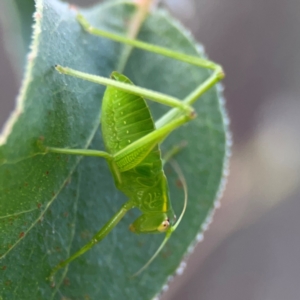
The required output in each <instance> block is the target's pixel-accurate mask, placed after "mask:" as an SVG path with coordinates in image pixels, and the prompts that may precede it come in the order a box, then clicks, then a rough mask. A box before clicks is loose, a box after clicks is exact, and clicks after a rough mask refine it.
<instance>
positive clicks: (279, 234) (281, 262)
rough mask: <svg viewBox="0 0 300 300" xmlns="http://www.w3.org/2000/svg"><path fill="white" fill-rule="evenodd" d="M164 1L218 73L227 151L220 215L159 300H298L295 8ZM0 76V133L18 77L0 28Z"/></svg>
mask: <svg viewBox="0 0 300 300" xmlns="http://www.w3.org/2000/svg"><path fill="white" fill-rule="evenodd" d="M1 1H2V0H1ZM72 2H73V3H74V4H80V5H83V4H84V5H89V4H92V3H95V2H98V1H96V0H94V1H87V0H84V1H83V0H77V1H75V0H73V1H72ZM164 2H165V4H166V5H167V6H168V8H169V10H170V11H171V12H172V14H173V15H175V16H176V17H178V18H179V19H180V20H181V21H182V23H183V24H185V25H186V27H188V28H190V30H191V31H192V32H193V34H194V36H195V37H196V39H197V40H198V41H200V42H201V43H202V44H203V45H204V46H205V49H206V51H207V53H208V54H209V57H210V58H211V59H212V60H214V61H216V62H218V63H220V64H221V65H223V67H224V69H225V72H226V75H227V77H226V79H225V80H224V86H225V98H226V101H227V109H228V112H229V116H230V119H231V130H232V133H233V138H234V146H233V151H232V152H233V155H232V158H231V164H230V169H231V173H230V176H229V182H228V186H227V189H226V192H225V195H224V197H223V199H222V201H221V204H222V205H221V208H220V209H218V210H217V211H216V213H215V216H214V222H213V223H212V224H211V225H210V228H209V230H208V231H207V232H206V233H205V237H204V242H202V243H200V244H198V246H197V247H196V249H195V250H194V253H193V254H192V255H191V256H190V257H189V259H188V260H187V267H186V270H185V272H184V273H183V274H182V275H181V276H177V277H176V278H175V279H174V281H173V282H172V284H171V285H170V288H169V289H168V291H167V292H165V293H164V295H163V296H162V299H163V300H171V299H172V300H182V299H185V300H196V299H201V300H218V299H222V300H240V299H243V300H282V299H289V300H293V299H299V298H300V284H299V282H300V279H299V278H300V234H299V229H300V217H299V216H300V201H299V200H300V199H299V198H300V185H299V182H300V121H299V119H300V84H299V83H300V80H299V79H300V34H299V32H300V1H299V0H285V1H281V0H168V1H164ZM0 70H1V72H0V91H1V93H0V127H1V128H2V126H3V124H4V122H5V121H6V119H7V117H8V115H9V113H10V111H12V109H13V107H14V103H15V102H14V101H15V97H16V95H17V93H18V87H19V84H20V78H18V77H17V76H16V75H14V73H13V65H12V64H11V63H10V61H9V60H8V58H7V57H6V52H5V48H4V45H3V28H1V27H0Z"/></svg>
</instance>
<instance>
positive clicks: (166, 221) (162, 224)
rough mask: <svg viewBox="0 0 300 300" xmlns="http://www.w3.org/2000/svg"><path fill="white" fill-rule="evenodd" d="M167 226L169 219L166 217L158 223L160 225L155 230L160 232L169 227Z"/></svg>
mask: <svg viewBox="0 0 300 300" xmlns="http://www.w3.org/2000/svg"><path fill="white" fill-rule="evenodd" d="M169 226H170V221H169V219H167V220H164V221H163V222H162V223H161V224H160V226H159V227H158V228H157V230H158V231H160V232H164V231H166V230H167V229H168V228H169Z"/></svg>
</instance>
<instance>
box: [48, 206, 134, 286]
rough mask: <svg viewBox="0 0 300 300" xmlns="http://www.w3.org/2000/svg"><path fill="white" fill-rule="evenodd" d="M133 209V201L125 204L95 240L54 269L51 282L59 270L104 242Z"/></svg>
mask: <svg viewBox="0 0 300 300" xmlns="http://www.w3.org/2000/svg"><path fill="white" fill-rule="evenodd" d="M133 207H134V203H133V201H131V200H128V201H127V202H126V203H125V204H123V206H122V207H121V208H120V209H119V210H118V211H117V212H116V213H115V215H114V216H113V217H112V218H111V219H110V220H109V221H108V222H107V223H106V224H105V225H104V226H103V227H102V228H101V229H100V230H99V231H98V232H97V233H96V234H95V235H94V236H93V238H92V239H91V240H90V241H89V242H88V243H87V244H86V245H84V246H83V247H82V248H81V249H79V250H78V251H77V252H75V253H74V254H73V255H71V256H70V257H69V258H67V259H66V260H64V261H62V262H60V263H59V264H58V265H56V266H55V267H54V269H53V270H52V271H51V274H50V277H49V279H50V281H53V276H54V274H55V273H56V272H57V271H58V270H59V269H61V268H63V267H65V266H67V265H68V264H69V263H70V262H71V261H73V260H74V259H75V258H77V257H78V256H81V255H82V254H84V253H85V252H86V251H88V250H90V249H91V248H92V247H94V246H95V244H97V243H99V242H100V241H101V240H103V239H104V238H105V237H106V236H107V234H108V233H109V232H110V231H111V230H112V229H113V228H114V227H115V226H116V225H117V224H118V223H119V222H120V221H121V219H122V218H123V217H124V216H125V214H126V213H127V212H128V211H129V210H130V209H132V208H133Z"/></svg>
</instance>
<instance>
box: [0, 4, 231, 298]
mask: <svg viewBox="0 0 300 300" xmlns="http://www.w3.org/2000/svg"><path fill="white" fill-rule="evenodd" d="M36 5H37V15H38V16H39V18H37V19H36V22H37V23H36V24H35V27H34V36H33V42H32V52H31V55H30V57H31V60H30V62H29V64H28V66H27V71H26V74H25V79H24V82H23V86H22V89H21V92H20V95H19V97H18V105H17V108H16V110H15V112H14V114H13V115H12V116H11V119H10V120H9V122H8V124H7V126H6V128H5V130H4V132H3V134H2V136H1V137H0V145H1V146H0V189H1V193H0V254H1V256H2V259H1V260H0V295H1V296H2V298H3V299H5V300H6V299H9V300H11V299H22V300H23V299H24V300H26V299H30V300H32V299H151V298H152V297H153V296H154V295H156V294H157V293H160V291H161V289H162V287H163V285H164V284H166V282H167V280H168V278H169V276H170V275H172V274H173V273H174V272H175V271H176V269H177V268H178V266H179V264H180V261H181V260H182V258H183V256H184V254H185V253H187V252H188V251H190V249H191V248H192V247H191V246H190V245H191V244H192V245H193V244H194V242H195V241H196V240H197V239H198V240H199V239H200V238H201V235H199V232H200V233H201V232H202V231H203V230H204V229H205V228H206V227H207V223H208V221H209V220H210V218H211V214H212V212H213V210H214V208H215V205H216V203H218V202H217V199H218V198H219V196H220V191H221V190H222V188H223V181H224V179H223V177H224V168H226V164H227V154H228V153H227V152H228V132H227V130H228V129H227V119H226V113H225V111H224V107H223V101H222V98H220V95H219V94H220V92H219V91H217V89H212V90H210V91H209V92H208V93H206V94H205V95H204V96H203V97H202V98H201V100H199V101H198V102H197V103H196V105H195V108H196V111H197V114H198V118H197V119H195V120H194V121H192V122H191V123H190V124H188V125H186V126H184V127H182V128H180V129H179V130H177V131H176V132H174V133H172V134H171V136H170V137H169V138H168V139H167V140H166V142H164V144H163V145H162V149H163V151H166V150H167V149H169V148H170V147H172V146H173V145H177V144H178V143H180V142H182V141H183V140H184V141H187V143H188V145H187V147H186V148H185V149H184V150H183V151H182V152H181V153H179V154H178V156H177V157H176V160H177V161H178V163H179V164H180V166H181V168H182V170H183V173H184V174H185V177H186V181H187V183H188V188H189V202H188V208H187V212H186V215H185V216H184V219H183V221H182V223H181V224H180V226H179V227H178V229H177V231H176V232H175V233H174V234H173V236H172V238H171V239H170V241H169V242H168V244H167V246H166V247H165V249H164V250H163V251H162V253H161V255H159V257H158V258H157V259H156V260H155V261H154V262H153V263H152V264H151V266H150V267H149V268H148V269H147V270H146V271H145V272H144V273H142V274H141V275H140V276H138V277H136V278H131V277H130V276H131V275H132V274H133V273H134V272H135V271H137V270H138V269H139V268H140V267H141V266H143V265H144V263H145V262H146V261H147V260H148V259H149V258H150V257H151V255H152V254H153V253H154V252H155V250H156V249H157V247H158V245H159V243H160V242H161V240H162V238H163V236H162V235H135V234H133V233H131V232H129V231H128V229H127V228H128V225H129V224H130V223H131V222H132V221H133V220H134V218H135V217H136V216H137V215H138V212H137V211H133V212H130V213H128V215H127V216H126V217H125V218H124V220H122V221H121V222H120V224H119V225H118V226H117V227H116V228H115V229H114V230H113V231H112V233H111V234H109V235H108V237H107V238H105V239H104V240H103V241H102V242H101V243H99V244H98V245H96V246H95V247H94V248H93V249H91V250H90V251H88V252H87V253H86V254H84V255H83V256H81V257H79V258H78V259H76V260H75V261H74V262H72V263H71V264H70V265H69V266H68V268H67V269H65V270H61V271H59V272H58V274H57V275H56V285H55V286H52V287H51V286H50V284H49V282H48V281H46V278H47V276H49V273H50V270H51V269H52V268H53V267H54V266H55V265H56V264H57V263H58V262H59V261H61V260H63V259H65V258H66V257H68V255H69V254H70V253H74V251H76V250H78V249H79V248H80V247H81V246H83V245H84V244H85V243H86V242H87V241H89V239H90V238H91V237H92V236H93V234H94V233H95V232H96V231H98V230H99V229H100V228H101V226H102V225H103V224H104V223H105V222H106V221H107V220H108V219H109V218H110V217H111V216H112V215H113V214H114V212H116V210H117V209H118V208H119V207H120V206H121V205H122V203H124V201H125V200H126V198H125V196H124V195H123V194H121V193H120V192H119V191H118V190H117V189H116V188H115V186H114V183H113V179H112V176H111V174H110V172H109V169H108V166H107V164H106V162H105V161H104V160H103V159H101V158H92V157H91V158H84V159H80V158H79V157H74V156H67V155H58V154H47V155H44V154H43V153H42V147H41V145H42V144H45V145H49V146H53V147H64V148H86V147H89V146H90V148H92V149H103V144H102V139H101V133H100V131H99V128H98V127H99V116H100V109H101V99H102V95H103V91H104V87H102V86H98V85H96V84H93V83H89V82H86V81H83V80H80V79H75V78H70V77H67V76H64V75H60V74H58V73H57V72H56V71H55V69H54V65H55V64H60V65H63V66H68V67H71V68H74V69H77V70H80V71H84V72H87V73H91V74H98V75H102V76H109V74H110V73H111V71H113V70H114V69H116V68H117V66H118V60H119V58H120V57H121V54H122V50H123V49H124V47H123V46H122V45H120V44H117V43H114V42H112V41H110V40H107V39H102V38H98V37H95V36H91V35H89V34H87V33H85V32H84V31H83V30H82V29H81V28H80V26H79V25H78V23H77V22H76V20H75V12H74V11H73V10H72V9H70V7H69V6H68V5H66V4H62V3H59V2H57V1H54V0H53V1H50V0H38V1H37V4H36ZM134 12H135V8H134V6H132V5H130V4H128V3H127V4H126V3H125V2H120V1H118V2H109V3H108V4H104V5H101V6H97V7H94V8H93V9H90V10H87V11H84V12H83V13H84V15H85V16H86V18H87V19H88V20H89V21H90V22H91V23H92V24H93V25H94V26H96V27H99V28H104V29H107V30H110V31H114V32H117V33H121V34H125V33H124V29H125V27H126V24H127V23H128V20H130V19H131V18H132V16H133V14H134ZM139 39H141V40H144V41H147V42H150V43H153V44H157V45H162V46H166V47H169V48H172V49H177V50H180V51H182V52H184V53H190V54H201V53H202V51H201V48H200V47H198V46H197V44H196V43H195V42H194V41H193V39H192V38H191V37H190V35H189V34H188V33H187V32H186V31H185V30H184V29H183V28H182V27H181V26H180V25H179V24H178V23H177V22H176V21H174V20H173V19H172V18H171V17H170V16H169V15H168V14H167V13H165V12H164V11H156V12H155V13H153V14H151V15H150V16H149V17H148V18H147V20H146V22H145V24H144V25H143V27H142V29H141V32H140V34H139ZM124 73H125V74H126V75H127V76H128V77H129V78H130V79H131V80H132V81H133V82H134V83H135V84H137V85H140V86H143V87H147V88H150V89H153V90H156V91H160V92H165V93H168V94H170V95H173V96H176V97H179V98H183V97H185V96H186V95H187V94H189V92H191V91H192V89H193V88H195V87H196V86H197V85H199V83H201V82H203V80H204V79H205V78H207V76H208V75H209V72H208V71H207V70H203V69H199V68H196V67H193V66H190V65H186V64H184V63H180V62H177V61H174V60H171V59H167V58H164V57H160V56H157V55H155V54H151V53H146V52H143V51H139V50H134V51H133V52H132V54H131V56H130V58H129V61H128V63H127V65H126V69H125V72H124ZM151 109H152V110H153V113H154V115H155V116H156V117H158V116H159V115H161V114H163V113H164V112H165V111H167V109H168V108H166V107H163V106H162V105H158V104H151ZM166 174H167V176H168V180H169V185H170V194H171V198H172V202H173V203H174V208H175V211H176V213H177V215H179V214H180V211H181V208H182V205H183V191H182V188H181V187H180V185H178V183H177V177H176V174H174V172H173V170H172V169H171V168H170V167H169V166H168V165H167V166H166Z"/></svg>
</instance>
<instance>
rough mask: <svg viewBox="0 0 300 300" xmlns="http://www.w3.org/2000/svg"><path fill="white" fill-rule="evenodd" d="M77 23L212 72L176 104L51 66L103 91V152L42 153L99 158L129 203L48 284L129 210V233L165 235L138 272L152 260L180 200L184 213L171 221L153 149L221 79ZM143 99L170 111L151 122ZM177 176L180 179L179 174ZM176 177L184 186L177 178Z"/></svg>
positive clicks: (116, 80)
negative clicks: (132, 216)
mask: <svg viewBox="0 0 300 300" xmlns="http://www.w3.org/2000/svg"><path fill="white" fill-rule="evenodd" d="M77 20H78V22H79V23H80V24H81V26H82V27H83V29H84V30H85V31H87V32H88V33H90V34H93V35H97V36H101V37H105V38H108V39H111V40H114V41H117V42H121V43H124V44H127V45H129V46H132V47H137V48H140V49H143V50H146V51H150V52H154V53H156V54H159V55H164V56H167V57H170V58H173V59H177V60H180V61H183V62H186V63H190V64H193V65H196V66H199V67H204V68H208V69H211V70H212V73H211V75H210V76H209V78H208V79H206V80H205V81H204V82H203V83H201V84H200V85H199V86H198V87H197V88H196V89H195V90H194V91H192V92H191V93H190V94H189V95H188V96H187V97H186V98H185V99H184V100H183V101H181V100H179V99H177V98H175V97H171V96H168V95H165V94H162V93H158V92H155V91H151V90H148V89H145V88H141V87H138V86H135V85H133V83H132V82H131V81H130V80H129V79H128V78H127V77H126V76H124V75H122V74H120V73H118V72H113V73H112V74H111V79H109V78H105V77H100V76H95V75H91V74H87V73H83V72H80V71H76V70H73V69H70V68H66V67H62V66H59V65H57V66H56V70H57V71H58V72H60V73H61V74H65V75H70V76H74V77H77V78H81V79H83V80H88V81H91V82H95V83H98V84H102V85H106V86H107V88H106V91H105V94H104V97H103V102H102V112H101V128H102V136H103V141H104V144H105V148H106V151H98V150H89V149H65V148H54V147H47V151H48V152H54V153H61V154H71V155H82V156H96V157H103V158H105V159H106V161H107V162H108V165H109V168H110V171H111V173H112V175H113V178H114V181H115V185H116V187H117V188H118V189H119V190H121V191H122V192H123V193H124V194H125V195H126V196H127V197H128V198H129V200H128V201H127V202H126V203H125V204H124V205H123V206H122V207H121V208H120V209H119V211H117V212H116V213H115V215H114V216H113V217H112V218H111V219H110V220H109V221H108V222H107V223H106V224H105V225H104V226H103V227H102V228H101V229H100V230H99V231H98V232H97V233H96V234H95V235H94V237H93V238H92V240H91V241H90V242H89V243H87V244H86V245H85V246H83V247H82V248H81V249H79V250H78V251H77V252H76V253H74V254H73V255H71V256H70V257H69V258H67V259H66V260H65V261H63V262H61V263H59V264H58V265H57V266H56V267H55V268H54V269H53V270H52V272H51V275H50V279H51V280H53V276H54V274H55V272H56V271H57V270H59V269H60V268H62V267H65V266H66V265H68V264H69V263H70V262H71V261H73V260H74V259H75V258H77V257H78V256H80V255H82V254H83V253H85V252H86V251H88V250H89V249H91V248H92V247H93V246H94V245H95V244H96V243H98V242H100V241H101V240H102V239H103V238H104V237H105V236H106V235H107V234H108V233H109V232H110V231H111V230H112V229H113V228H114V227H115V226H116V225H117V224H118V222H119V221H120V220H121V219H122V218H123V217H124V215H125V214H126V213H127V212H128V211H129V210H130V209H132V208H134V207H136V208H138V209H139V210H140V211H141V212H142V214H141V216H140V217H138V218H137V219H136V220H135V221H134V222H133V223H132V225H131V226H130V229H131V231H133V232H135V233H160V232H165V233H166V236H165V239H164V240H163V242H162V244H161V246H160V247H159V248H158V250H157V251H156V252H155V254H154V255H153V257H152V258H151V259H150V260H149V261H148V263H147V264H146V265H145V266H144V267H143V268H142V269H141V270H140V271H142V270H143V269H144V268H145V267H146V266H148V265H149V264H150V263H151V262H152V261H153V259H154V258H155V257H156V256H157V255H158V253H159V252H160V250H161V249H162V248H163V246H164V245H165V244H166V242H167V240H168V239H169V238H170V236H171V234H172V232H173V231H174V230H175V229H176V227H177V226H178V224H179V222H180V221H181V219H182V216H183V213H184V210H185V206H186V199H185V204H184V209H183V211H182V213H181V215H180V217H179V218H178V220H177V222H175V214H174V212H173V209H172V206H171V202H170V199H169V192H168V183H167V179H166V176H165V174H164V170H163V159H162V156H161V152H160V148H159V144H160V143H161V142H162V141H163V140H164V139H165V138H166V137H167V136H168V135H169V134H170V133H171V132H172V131H174V130H175V129H176V128H178V127H180V126H182V125H183V124H185V123H187V122H189V121H190V120H192V119H194V118H195V117H196V114H195V112H194V109H193V108H192V104H193V103H194V102H195V101H196V100H198V98H199V97H200V96H201V95H202V94H203V93H205V92H206V91H207V90H208V89H210V88H211V87H212V86H214V85H215V84H216V83H217V82H218V81H220V80H221V79H222V78H223V77H224V73H223V70H222V67H221V66H219V65H217V64H215V63H214V62H212V61H209V60H206V59H203V58H200V57H195V56H190V55H185V54H183V53H179V52H175V51H172V50H169V49H167V48H163V47H158V46H154V45H151V44H147V43H144V42H142V41H138V40H133V39H129V38H127V37H124V36H120V35H115V34H113V33H110V32H106V31H102V30H99V29H96V28H93V27H92V26H91V25H90V24H89V23H88V21H87V20H86V19H85V18H84V17H83V16H82V15H80V14H78V15H77ZM144 98H147V99H149V100H152V101H155V102H158V103H161V104H165V105H167V106H170V107H172V109H171V110H170V111H169V112H168V113H166V114H165V115H164V116H162V117H161V118H160V119H159V120H158V121H156V122H155V123H154V121H153V118H152V116H151V113H150V110H149V108H148V106H147V104H146V102H145V100H144ZM172 152H174V151H170V152H169V156H170V155H172ZM175 152H176V150H175ZM178 172H179V174H180V171H178ZM180 177H181V181H183V185H184V186H185V183H184V179H183V178H182V177H183V176H182V175H181V176H180ZM185 196H186V191H185ZM140 271H139V272H140Z"/></svg>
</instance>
